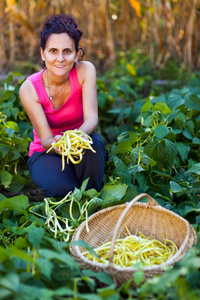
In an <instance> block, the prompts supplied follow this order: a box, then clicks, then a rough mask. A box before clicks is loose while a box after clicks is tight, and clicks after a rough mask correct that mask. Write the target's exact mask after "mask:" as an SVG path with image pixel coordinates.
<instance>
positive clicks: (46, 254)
mask: <svg viewBox="0 0 200 300" xmlns="http://www.w3.org/2000/svg"><path fill="white" fill-rule="evenodd" d="M38 253H39V256H40V257H41V258H46V259H48V260H52V259H56V260H58V261H61V262H63V263H64V264H66V265H68V266H70V267H72V268H78V264H77V263H76V262H75V260H74V259H73V258H72V256H71V255H70V254H68V253H67V252H64V251H62V252H61V251H60V252H55V251H52V250H50V249H41V248H39V250H38Z"/></svg>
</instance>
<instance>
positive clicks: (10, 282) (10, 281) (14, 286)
mask: <svg viewBox="0 0 200 300" xmlns="http://www.w3.org/2000/svg"><path fill="white" fill-rule="evenodd" d="M19 284H20V282H19V277H18V276H17V274H14V273H8V274H6V275H5V276H4V277H1V286H3V287H4V288H6V289H8V290H11V291H13V292H17V291H18V289H19ZM1 299H3V298H1Z"/></svg>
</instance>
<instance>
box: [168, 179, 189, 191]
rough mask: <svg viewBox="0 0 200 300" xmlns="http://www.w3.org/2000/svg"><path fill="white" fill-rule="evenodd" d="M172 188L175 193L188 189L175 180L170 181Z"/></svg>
mask: <svg viewBox="0 0 200 300" xmlns="http://www.w3.org/2000/svg"><path fill="white" fill-rule="evenodd" d="M170 188H171V190H172V192H173V193H179V192H184V191H186V188H184V187H182V186H181V185H180V184H178V183H177V182H175V181H170Z"/></svg>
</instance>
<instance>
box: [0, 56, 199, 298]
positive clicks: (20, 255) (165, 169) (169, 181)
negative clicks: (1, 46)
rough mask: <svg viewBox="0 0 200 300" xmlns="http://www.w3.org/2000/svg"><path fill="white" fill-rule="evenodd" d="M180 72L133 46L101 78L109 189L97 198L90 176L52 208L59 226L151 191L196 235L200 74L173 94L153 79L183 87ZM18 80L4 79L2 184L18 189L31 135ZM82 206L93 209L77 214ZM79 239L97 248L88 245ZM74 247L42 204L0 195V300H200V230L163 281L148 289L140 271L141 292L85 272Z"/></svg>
mask: <svg viewBox="0 0 200 300" xmlns="http://www.w3.org/2000/svg"><path fill="white" fill-rule="evenodd" d="M172 71H173V72H172ZM170 72H171V73H170ZM184 75H185V70H183V69H180V68H178V67H177V64H176V63H174V62H171V61H170V62H169V65H168V66H166V68H164V69H162V70H160V71H158V70H155V69H152V67H151V64H150V63H149V59H148V58H147V57H146V56H145V55H143V53H142V52H140V51H138V50H137V51H135V50H134V51H133V50H130V51H129V52H128V53H126V54H124V53H119V57H118V61H117V64H116V66H115V67H114V68H113V69H112V70H109V71H108V72H106V73H105V74H104V75H103V76H101V77H98V80H97V84H98V100H99V115H100V128H99V130H100V133H101V134H102V136H103V137H104V140H105V141H106V142H107V149H108V152H109V158H108V162H107V164H106V170H105V176H104V186H103V188H102V190H101V191H100V192H97V191H96V190H94V189H90V190H86V184H87V180H86V181H85V182H84V183H83V184H82V187H81V188H80V189H77V188H76V189H75V190H74V192H73V193H72V194H71V196H70V198H69V202H63V203H61V205H58V206H56V209H57V215H58V217H59V220H61V219H63V220H64V219H65V220H66V219H67V220H68V225H69V226H70V228H73V230H74V229H75V228H76V227H77V226H78V225H79V224H80V223H81V222H82V221H83V220H84V219H86V218H87V214H88V216H90V215H91V214H93V213H95V212H97V211H99V210H101V209H103V208H106V207H109V206H112V205H118V204H122V203H125V202H127V201H130V200H132V199H133V198H134V197H135V196H136V195H138V194H139V193H142V192H146V193H148V194H150V195H151V196H153V198H154V199H156V200H157V201H158V203H159V204H160V205H161V206H164V207H166V208H167V209H170V210H172V211H174V212H175V213H177V214H179V215H180V216H182V217H184V218H186V219H187V220H188V221H189V222H190V223H191V224H192V225H193V227H194V228H195V230H196V231H197V232H199V230H200V197H199V195H200V193H199V191H200V182H199V176H200V163H199V161H200V154H199V153H200V151H199V147H200V117H199V112H200V97H199V95H200V88H199V84H200V74H199V73H196V74H193V75H192V76H191V81H190V83H187V85H183V84H182V83H181V84H180V86H177V88H176V89H171V88H170V86H165V87H160V86H159V87H158V86H155V84H154V80H155V79H171V80H178V81H180V80H181V81H182V82H183V81H184V80H187V79H188V75H187V76H184ZM13 78H14V77H13V75H9V76H8V78H7V79H6V81H5V86H4V90H3V91H2V93H1V99H0V111H1V122H0V137H1V143H0V161H1V169H0V170H1V171H0V183H1V185H2V186H3V187H4V188H6V189H9V190H11V191H19V190H20V189H21V188H22V186H23V185H24V184H25V182H26V180H27V176H25V171H24V173H22V174H21V175H19V174H17V172H15V171H16V170H17V167H16V166H17V165H18V166H20V167H22V169H23V168H24V159H26V157H27V153H28V144H29V142H30V140H31V131H32V129H31V125H30V122H29V120H28V119H27V116H26V114H25V112H24V110H23V107H22V106H21V104H20V101H19V95H18V91H19V86H20V84H21V83H22V81H19V82H17V84H16V85H15V86H11V82H12V80H13ZM185 82H186V81H185ZM25 168H26V167H25ZM26 171H27V170H26ZM72 199H73V204H72V202H71V201H72ZM50 200H51V201H54V202H55V201H58V199H53V198H49V199H48V200H47V202H48V203H50ZM86 207H87V213H86V210H84V209H83V211H81V208H86ZM54 208H55V207H54ZM70 209H71V213H70ZM62 226H64V225H63V224H62ZM60 237H61V238H60ZM77 243H78V245H79V246H81V247H83V248H86V249H87V250H88V251H91V252H92V251H93V249H92V248H91V247H90V246H89V245H87V244H86V243H85V242H84V241H78V242H77ZM69 245H70V242H66V241H65V240H64V239H63V238H62V235H57V238H56V239H55V234H54V232H52V231H51V230H50V229H49V227H48V222H47V216H46V213H45V201H38V200H37V199H36V200H35V202H34V203H30V202H29V199H28V197H27V196H25V195H19V196H15V197H11V198H6V197H5V196H4V195H3V194H0V299H5V300H11V299H12V300H15V299H19V300H26V299H30V300H32V299H33V300H36V299H47V300H48V299H59V300H60V299H74V300H75V299H92V300H96V299H97V300H101V299H102V300H103V299H107V300H118V299H120V300H122V299H144V300H146V299H147V300H150V299H166V300H168V299H169V300H171V299H192V300H193V299H199V298H200V294H199V290H200V286H199V282H200V235H199V233H198V242H197V244H196V245H195V246H193V247H192V248H191V249H190V250H189V251H188V252H187V254H186V255H185V256H184V258H183V259H182V260H181V261H180V262H178V263H176V264H175V266H174V267H173V268H169V269H166V272H165V273H164V274H163V275H162V276H156V277H154V278H153V279H150V280H147V281H146V282H145V283H143V278H144V274H143V272H142V271H140V270H138V271H137V272H136V273H134V275H133V281H134V283H135V285H136V288H135V289H133V288H131V287H130V284H131V281H127V282H126V283H125V284H124V285H123V286H121V287H118V288H117V287H116V285H115V283H114V282H113V280H112V279H111V278H110V276H109V275H108V274H106V273H96V272H93V271H91V270H84V269H82V268H80V266H79V265H78V263H76V262H75V261H74V259H73V257H72V256H71V254H70V252H69Z"/></svg>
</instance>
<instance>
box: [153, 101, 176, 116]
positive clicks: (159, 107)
mask: <svg viewBox="0 0 200 300" xmlns="http://www.w3.org/2000/svg"><path fill="white" fill-rule="evenodd" d="M151 109H152V110H153V111H159V112H160V113H162V114H169V113H172V111H171V109H170V108H169V107H168V106H167V104H166V103H162V102H158V103H156V104H154V105H153V106H152V107H151Z"/></svg>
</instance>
